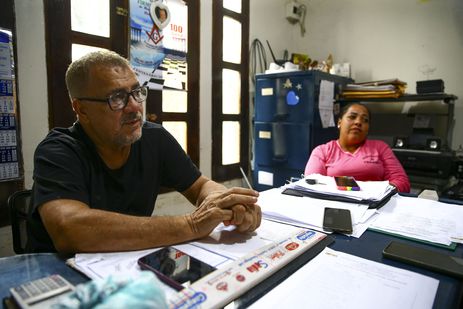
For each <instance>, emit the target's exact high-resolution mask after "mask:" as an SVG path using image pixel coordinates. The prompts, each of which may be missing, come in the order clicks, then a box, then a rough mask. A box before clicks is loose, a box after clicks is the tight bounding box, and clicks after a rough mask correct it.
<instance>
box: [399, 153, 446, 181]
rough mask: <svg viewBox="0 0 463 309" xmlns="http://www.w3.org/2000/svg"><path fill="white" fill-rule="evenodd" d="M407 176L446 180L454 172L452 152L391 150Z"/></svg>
mask: <svg viewBox="0 0 463 309" xmlns="http://www.w3.org/2000/svg"><path fill="white" fill-rule="evenodd" d="M392 150H393V151H394V154H395V156H396V157H397V159H398V160H399V161H400V163H401V164H402V166H403V168H404V169H405V172H406V173H407V175H416V176H423V177H431V178H440V179H448V178H449V177H450V176H451V175H452V174H453V172H454V155H453V153H452V152H446V151H431V150H418V149H402V148H393V149H392Z"/></svg>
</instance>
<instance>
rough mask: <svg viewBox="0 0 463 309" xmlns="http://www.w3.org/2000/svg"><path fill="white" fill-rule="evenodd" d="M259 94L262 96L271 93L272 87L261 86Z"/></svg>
mask: <svg viewBox="0 0 463 309" xmlns="http://www.w3.org/2000/svg"><path fill="white" fill-rule="evenodd" d="M261 94H262V96H263V97H264V96H269V95H273V88H262V90H261Z"/></svg>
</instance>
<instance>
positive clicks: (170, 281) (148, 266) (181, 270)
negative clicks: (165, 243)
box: [138, 247, 216, 291]
mask: <svg viewBox="0 0 463 309" xmlns="http://www.w3.org/2000/svg"><path fill="white" fill-rule="evenodd" d="M138 265H140V268H141V269H145V270H150V271H152V272H154V273H155V274H156V276H157V277H158V278H159V279H160V280H161V281H163V282H164V283H166V284H167V285H169V286H171V287H172V288H174V289H175V290H177V291H180V290H182V289H183V288H184V287H186V286H189V285H190V284H192V283H193V282H195V281H197V280H199V279H201V278H202V277H204V276H205V275H207V274H209V273H211V272H213V271H214V270H216V268H214V267H212V266H211V265H209V264H206V263H204V262H202V261H200V260H198V259H196V258H194V257H192V256H189V255H188V254H186V253H184V252H182V251H180V250H177V249H175V248H173V247H166V248H163V249H161V250H158V251H155V252H152V253H150V254H148V255H146V256H144V257H142V258H140V259H139V260H138Z"/></svg>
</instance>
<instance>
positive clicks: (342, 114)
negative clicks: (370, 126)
mask: <svg viewBox="0 0 463 309" xmlns="http://www.w3.org/2000/svg"><path fill="white" fill-rule="evenodd" d="M353 105H359V106H363V107H364V108H365V109H366V110H367V112H368V119H369V120H370V121H371V113H370V110H369V109H368V107H367V106H366V105H365V104H362V103H358V102H353V103H349V104H347V105H346V106H344V107H343V108H341V112H340V113H339V119H341V118H342V117H343V116H344V115H345V114H346V113H347V111H348V110H349V108H350V107H351V106H353Z"/></svg>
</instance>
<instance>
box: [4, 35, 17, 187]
mask: <svg viewBox="0 0 463 309" xmlns="http://www.w3.org/2000/svg"><path fill="white" fill-rule="evenodd" d="M12 51H13V48H12V34H11V31H9V30H6V29H2V28H0V181H8V180H13V179H17V178H19V163H18V143H17V138H16V133H17V126H16V108H15V106H16V104H15V102H16V99H15V98H16V93H15V90H14V89H15V81H14V74H13V72H14V67H13V65H14V63H13V52H12Z"/></svg>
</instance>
